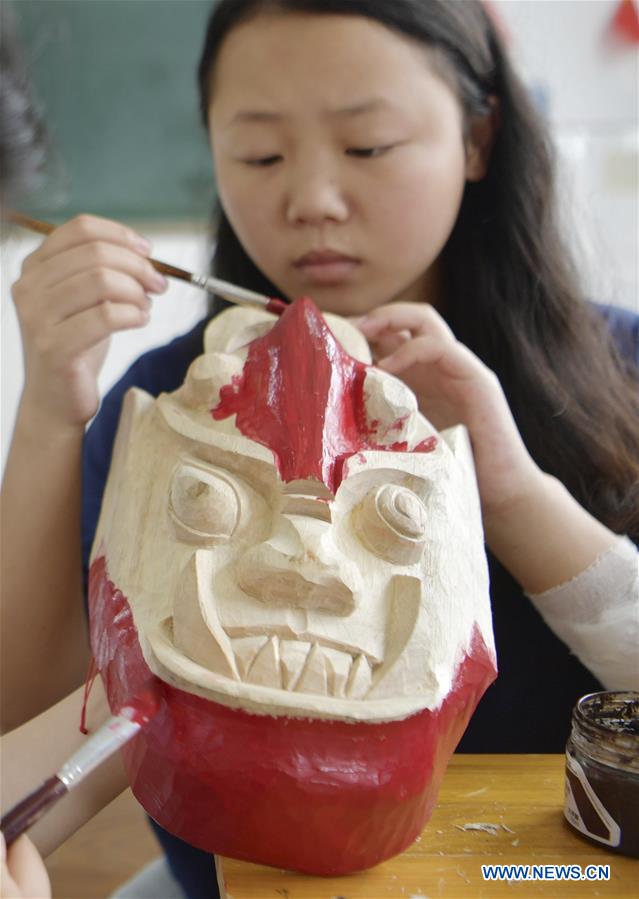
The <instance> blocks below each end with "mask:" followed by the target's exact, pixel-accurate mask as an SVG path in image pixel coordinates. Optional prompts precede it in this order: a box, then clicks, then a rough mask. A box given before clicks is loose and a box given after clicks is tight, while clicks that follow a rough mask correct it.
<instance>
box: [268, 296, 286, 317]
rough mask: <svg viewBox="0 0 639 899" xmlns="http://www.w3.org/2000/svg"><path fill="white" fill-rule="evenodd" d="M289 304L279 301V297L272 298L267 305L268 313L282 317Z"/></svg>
mask: <svg viewBox="0 0 639 899" xmlns="http://www.w3.org/2000/svg"><path fill="white" fill-rule="evenodd" d="M288 307H289V304H288V303H285V302H284V300H278V299H277V297H271V299H270V300H269V301H268V303H267V304H266V311H267V312H272V313H273V315H282V313H283V312H284V310H285V309H288Z"/></svg>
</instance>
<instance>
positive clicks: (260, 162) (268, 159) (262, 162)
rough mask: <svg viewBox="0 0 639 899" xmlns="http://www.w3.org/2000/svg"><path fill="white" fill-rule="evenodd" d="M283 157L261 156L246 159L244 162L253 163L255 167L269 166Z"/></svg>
mask: <svg viewBox="0 0 639 899" xmlns="http://www.w3.org/2000/svg"><path fill="white" fill-rule="evenodd" d="M281 159H282V157H281V156H277V155H275V156H260V157H258V158H257V159H245V160H244V162H245V163H246V164H247V165H252V166H254V167H255V168H267V167H268V166H271V165H275V163H277V162H280V161H281Z"/></svg>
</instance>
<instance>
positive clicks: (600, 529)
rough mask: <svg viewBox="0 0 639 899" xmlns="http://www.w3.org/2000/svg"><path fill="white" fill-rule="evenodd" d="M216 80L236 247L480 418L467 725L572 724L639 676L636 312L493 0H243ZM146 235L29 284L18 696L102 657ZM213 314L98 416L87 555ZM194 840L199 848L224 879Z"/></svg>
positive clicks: (29, 705) (220, 260)
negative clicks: (475, 639) (485, 575)
mask: <svg viewBox="0 0 639 899" xmlns="http://www.w3.org/2000/svg"><path fill="white" fill-rule="evenodd" d="M199 87H200V96H201V108H202V114H203V117H204V120H205V122H206V124H207V126H208V128H209V131H210V135H211V148H212V154H213V159H214V163H215V169H216V174H217V182H218V186H219V194H220V201H221V207H220V218H219V229H218V242H217V249H216V254H215V260H214V269H215V272H216V274H218V275H219V276H220V277H224V278H227V279H229V280H232V281H235V282H237V283H240V284H243V285H245V286H247V287H251V288H253V289H256V290H261V291H263V292H265V293H268V294H271V295H280V296H284V297H286V298H288V299H290V300H292V299H294V298H295V297H297V296H299V295H301V294H307V295H310V296H311V297H312V298H313V299H314V300H315V302H316V303H317V304H318V305H319V307H320V308H321V309H323V310H326V311H330V312H337V313H339V314H341V315H344V316H349V317H352V318H354V319H355V321H356V322H357V324H358V326H359V327H360V329H361V330H362V332H363V333H364V334H365V336H366V337H367V338H368V340H369V342H370V344H371V348H372V351H373V354H374V357H375V358H376V360H377V362H378V364H379V365H381V366H382V367H384V368H386V369H387V370H388V371H391V372H393V373H394V374H396V375H398V376H399V377H401V378H403V379H404V380H405V381H406V382H407V383H408V384H409V385H410V386H411V387H412V389H413V390H414V391H415V393H416V395H417V398H418V401H419V404H420V408H421V410H422V412H423V413H424V414H425V415H426V416H427V417H428V418H429V419H431V420H432V421H433V423H434V424H435V425H436V426H438V427H445V426H447V425H450V424H452V423H454V422H460V421H461V422H464V423H465V424H466V425H467V427H468V429H469V432H470V435H471V438H472V442H473V448H474V453H475V461H476V469H477V477H478V481H479V487H480V494H481V499H482V507H483V513H484V525H485V531H486V539H487V544H488V547H489V550H490V562H491V577H492V584H493V587H492V598H493V611H494V626H495V635H496V641H497V649H498V660H499V667H500V676H499V678H498V680H497V682H496V684H495V685H494V686H493V687H491V688H490V690H489V691H488V693H487V695H486V696H485V698H484V700H483V701H482V703H481V704H480V706H479V708H478V710H477V712H476V714H475V716H474V717H473V719H472V721H471V723H470V726H469V728H468V731H467V733H466V735H465V737H464V738H463V741H462V748H463V749H464V750H466V751H474V752H522V751H526V752H559V751H561V750H562V748H563V745H564V742H565V738H566V733H567V729H568V726H569V720H570V711H571V708H572V706H573V705H574V702H575V700H576V699H577V698H578V697H579V696H580V695H582V694H584V693H587V692H589V691H592V690H597V689H601V686H602V684H603V685H604V686H606V687H610V688H629V687H632V686H633V684H634V685H635V686H636V684H637V664H636V645H637V629H638V616H637V600H636V596H637V588H636V581H635V580H634V579H635V578H636V550H635V548H634V546H633V545H632V543H631V541H630V540H629V539H627V538H623V537H619V536H618V535H620V534H621V535H623V534H627V535H630V537H632V538H633V539H634V540H637V539H638V538H639V502H638V499H639V461H638V456H639V452H638V450H639V416H638V415H637V412H638V411H639V410H638V403H637V392H636V372H634V371H633V370H631V369H632V366H631V361H630V360H631V358H632V357H633V356H634V358H635V360H636V357H637V352H638V346H639V337H638V330H639V326H638V323H637V320H636V318H635V317H634V316H632V315H631V314H630V313H627V314H625V313H622V312H621V311H620V310H613V309H610V308H608V309H604V308H600V307H595V306H593V305H590V304H589V303H587V302H586V301H585V300H584V299H583V298H582V297H581V295H580V293H579V289H578V287H577V285H576V279H575V276H574V273H573V271H572V269H571V265H570V259H569V253H568V250H567V248H566V246H565V245H564V243H563V242H562V240H561V237H560V235H559V233H558V230H557V226H556V220H555V213H554V205H553V194H552V166H551V157H550V151H549V147H548V142H547V138H546V135H545V132H544V129H543V127H542V125H541V123H540V122H539V120H538V118H537V116H536V114H535V111H534V109H533V107H532V106H531V103H530V101H529V99H528V97H527V96H526V94H525V92H524V90H523V88H522V86H521V84H520V82H519V80H518V78H517V76H516V75H515V74H514V72H513V71H512V69H511V66H510V63H509V61H508V59H507V57H506V55H505V53H504V50H503V48H502V46H501V44H500V41H499V38H498V36H497V34H496V33H495V30H494V28H493V26H492V24H491V22H490V20H489V19H488V17H487V16H486V13H485V11H484V9H483V7H482V5H481V4H480V3H478V2H472V0H467V2H464V3H451V2H447V0H393V2H392V3H380V2H375V0H222V2H220V3H219V4H217V6H216V8H215V10H214V12H213V14H212V16H211V20H210V23H209V28H208V31H207V35H206V40H205V45H204V51H203V54H202V58H201V62H200V68H199ZM148 254H149V247H148V245H147V244H146V243H145V241H144V240H143V239H142V238H141V237H140V236H139V235H137V234H135V233H134V232H132V231H131V230H130V229H129V228H126V227H124V226H123V225H119V224H116V223H114V222H109V221H105V220H102V219H97V218H92V217H87V216H82V217H80V218H78V219H74V220H73V221H71V222H69V223H67V224H65V225H64V226H62V227H60V228H59V229H58V230H57V231H56V232H55V233H53V234H52V235H51V236H50V237H48V238H47V240H46V241H44V243H43V244H42V246H41V247H40V248H39V249H38V250H37V251H36V252H35V253H33V254H32V255H31V256H30V257H29V258H28V259H27V260H26V262H25V265H24V269H23V274H22V276H21V278H20V280H19V281H18V283H17V284H16V286H15V291H14V296H15V301H16V304H17V307H18V313H19V317H20V321H21V327H22V331H23V339H24V345H25V359H26V381H25V389H24V394H23V398H22V402H21V406H20V410H19V415H18V420H17V425H16V432H15V438H14V444H13V447H12V452H11V455H10V459H9V462H8V466H7V473H6V480H5V513H6V514H7V516H10V521H11V527H10V529H8V530H7V531H6V532H5V534H6V536H5V541H6V544H5V552H4V561H3V565H5V566H6V568H7V569H8V571H6V573H4V575H3V577H4V583H5V592H6V597H7V600H6V607H5V610H4V612H5V614H6V616H7V620H8V621H9V622H10V626H11V629H12V633H16V634H20V633H27V631H29V632H30V635H31V636H30V646H29V656H28V658H27V657H25V651H24V648H23V647H22V646H21V645H20V640H19V639H16V640H15V646H14V647H8V651H7V652H5V654H4V665H5V667H6V677H4V678H3V682H4V683H5V688H7V685H8V684H9V683H11V681H13V695H11V696H8V697H7V698H6V699H5V700H4V702H3V710H4V713H5V715H6V716H7V718H8V720H9V721H10V722H11V723H17V722H18V721H20V720H22V719H23V718H24V717H27V716H28V715H33V714H35V713H36V712H37V711H38V710H39V709H40V708H42V707H43V705H45V704H47V703H50V702H53V701H54V700H55V699H56V698H58V697H59V696H60V695H63V693H64V692H66V691H68V690H69V689H71V688H72V687H74V686H75V685H76V684H77V683H78V682H79V681H80V680H81V678H82V677H83V675H84V671H85V667H86V661H87V647H86V629H85V621H84V613H83V609H82V603H81V599H80V595H81V583H80V577H81V574H80V572H81V569H82V565H81V557H80V552H81V551H80V547H79V540H78V532H79V528H80V505H81V499H80V464H81V457H82V452H83V448H82V447H83V436H84V424H85V422H86V421H87V420H88V419H90V418H91V416H92V415H93V414H94V413H95V412H96V410H97V408H98V405H99V397H98V393H97V388H96V374H97V372H98V370H99V367H100V364H101V362H102V360H103V358H104V353H105V351H106V344H107V341H108V338H109V336H110V335H111V334H112V333H114V332H115V331H118V330H121V329H124V328H133V327H140V326H143V325H144V323H145V322H146V321H147V320H148V315H149V300H148V298H147V293H149V292H161V291H162V290H163V286H164V285H163V284H162V280H161V279H160V278H159V277H158V275H157V274H156V273H155V272H154V270H153V269H152V267H151V265H150V263H149V262H148V259H147V256H148ZM202 331H203V324H201V325H199V326H198V327H197V328H196V329H195V330H194V331H192V332H191V333H190V334H187V335H186V336H185V337H182V338H178V339H177V340H176V341H174V342H173V343H171V344H170V345H169V346H167V347H164V348H161V349H159V350H155V351H153V352H151V353H148V354H146V355H145V356H143V357H142V358H141V359H140V360H139V361H138V362H137V363H136V364H135V365H134V366H133V367H132V369H130V371H129V372H128V373H127V374H126V375H125V376H124V378H123V379H122V381H121V382H120V383H119V384H118V385H117V386H116V387H115V388H114V389H113V391H111V393H110V394H109V396H107V397H106V399H105V400H104V402H103V404H102V407H101V409H100V412H99V414H98V416H97V418H96V420H95V422H94V423H93V425H92V427H91V429H90V431H89V432H88V435H87V438H86V441H85V442H84V489H83V499H82V501H83V524H82V540H83V554H84V564H85V571H86V563H87V559H88V552H89V549H90V546H91V542H92V537H93V533H94V530H95V525H96V521H97V516H98V514H99V508H100V502H101V496H102V491H103V487H104V483H105V479H106V475H107V472H108V468H109V459H110V451H111V446H112V442H113V438H114V434H115V430H116V427H117V421H118V416H119V410H120V404H121V400H122V396H123V394H124V392H125V391H126V390H127V389H128V388H129V387H131V386H133V385H137V386H139V387H142V388H143V389H145V390H147V391H149V392H150V393H152V394H158V393H159V392H161V391H163V390H173V389H175V388H176V387H177V386H178V385H179V384H180V383H181V382H182V380H183V378H184V375H185V372H186V369H187V367H188V365H189V362H190V361H191V360H192V359H193V357H194V356H196V355H197V354H198V353H199V352H201V337H202ZM609 333H610V334H612V336H613V338H614V341H615V342H616V344H617V348H618V349H615V348H614V347H613V341H612V340H610V339H609ZM36 460H37V461H36ZM27 546H28V547H29V551H28V552H25V547H27ZM35 560H37V564H36V563H35ZM44 572H46V576H45V574H44ZM524 594H528V596H529V597H531V596H532V597H533V600H532V601H530V598H526V596H525V595H524ZM33 622H36V625H37V627H36V628H33ZM17 671H20V672H21V676H20V680H19V686H18V685H16V672H17ZM168 842H170V841H168V838H167V843H168ZM171 852H174V850H173V849H172V850H171ZM199 855H201V854H198V853H196V852H193V854H192V855H191V856H190V858H189V859H188V861H187V862H186V864H185V867H184V871H182V870H178V869H177V868H176V872H177V873H178V876H180V877H181V878H182V882H183V883H184V884H185V888H186V889H187V892H188V894H189V895H192V896H196V895H209V896H210V895H212V894H213V889H214V887H213V886H212V883H213V881H212V872H211V869H210V861H209V860H206V862H207V864H206V866H205V867H203V868H202V869H201V870H198V869H197V864H199V862H198V861H197V860H196V859H198V857H199ZM184 872H186V873H184ZM187 877H190V878H191V879H190V881H189V882H188V883H187V880H186V878H187ZM206 877H208V878H209V880H208V882H207V883H206V886H203V884H204V880H203V878H206ZM207 890H208V892H206V891H207Z"/></svg>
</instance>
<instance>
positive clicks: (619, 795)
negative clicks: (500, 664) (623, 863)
mask: <svg viewBox="0 0 639 899" xmlns="http://www.w3.org/2000/svg"><path fill="white" fill-rule="evenodd" d="M564 815H565V817H566V820H567V821H568V823H569V824H570V826H571V827H572V828H574V829H575V830H576V831H578V832H579V833H580V834H581V835H582V836H585V837H586V838H587V839H589V840H591V841H592V842H594V843H597V844H598V845H599V846H602V847H605V848H607V849H609V850H611V851H612V852H620V853H622V854H623V855H630V856H632V857H633V858H639V693H634V692H615V693H612V692H606V693H590V694H589V695H588V696H583V697H582V698H581V699H580V700H579V701H578V702H577V704H576V706H575V708H574V710H573V714H572V730H571V734H570V738H569V740H568V744H567V746H566V793H565V805H564Z"/></svg>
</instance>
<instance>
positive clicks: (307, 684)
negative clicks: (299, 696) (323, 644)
mask: <svg viewBox="0 0 639 899" xmlns="http://www.w3.org/2000/svg"><path fill="white" fill-rule="evenodd" d="M295 692H296V693H314V694H315V695H319V696H327V695H328V672H327V670H326V657H325V655H324V653H323V651H322V649H321V648H320V646H319V645H318V644H317V643H313V648H312V649H311V651H310V652H309V654H308V657H307V659H306V665H305V666H304V670H303V671H302V675H301V677H300V679H299V680H298V682H297V685H296V687H295Z"/></svg>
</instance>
